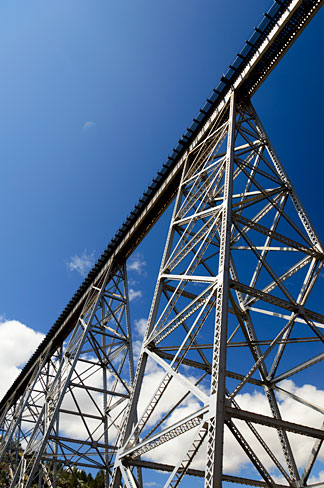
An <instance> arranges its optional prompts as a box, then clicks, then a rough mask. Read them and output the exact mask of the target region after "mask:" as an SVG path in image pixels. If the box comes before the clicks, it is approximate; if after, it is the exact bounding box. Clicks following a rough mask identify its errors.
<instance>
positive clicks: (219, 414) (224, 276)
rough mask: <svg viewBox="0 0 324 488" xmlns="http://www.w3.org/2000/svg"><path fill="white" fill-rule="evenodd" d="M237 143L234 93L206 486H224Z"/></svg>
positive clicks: (221, 238) (218, 294)
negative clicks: (234, 168) (224, 438)
mask: <svg viewBox="0 0 324 488" xmlns="http://www.w3.org/2000/svg"><path fill="white" fill-rule="evenodd" d="M234 141H235V92H234V91H233V92H232V95H231V101H230V114H229V127H228V139H227V154H226V166H225V182H224V195H223V208H222V227H221V236H220V253H219V265H218V288H217V298H216V317H215V336H214V349H213V359H212V377H211V388H210V395H211V397H210V419H209V425H208V440H207V461H206V474H205V487H206V488H213V487H216V486H221V485H222V466H223V442H224V440H223V437H224V409H225V405H224V402H225V373H226V339H227V315H228V283H229V263H230V237H231V210H232V188H233V181H232V180H233V165H234Z"/></svg>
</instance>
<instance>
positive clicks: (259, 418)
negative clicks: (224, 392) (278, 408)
mask: <svg viewBox="0 0 324 488" xmlns="http://www.w3.org/2000/svg"><path fill="white" fill-rule="evenodd" d="M225 416H226V417H227V418H231V419H233V418H235V419H240V420H244V421H246V422H252V423H255V424H261V425H265V426H267V427H273V428H275V429H280V430H284V431H287V432H293V433H294V434H300V435H305V436H308V437H313V438H314V439H323V440H324V430H321V429H315V428H314V427H309V426H308V425H300V424H295V423H293V422H288V421H286V420H282V419H275V418H273V417H268V416H267V415H260V414H258V413H254V412H248V411H246V410H238V409H237V408H232V407H226V408H225Z"/></svg>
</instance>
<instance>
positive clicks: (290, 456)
mask: <svg viewBox="0 0 324 488" xmlns="http://www.w3.org/2000/svg"><path fill="white" fill-rule="evenodd" d="M225 114H227V115H226V117H227V118H226V120H224V116H223V118H222V119H221V121H220V126H219V128H217V124H215V125H214V126H213V128H212V129H211V130H210V133H208V132H206V134H205V140H206V148H204V144H203V143H202V142H200V144H199V147H197V150H194V149H193V150H192V151H191V152H190V153H188V154H187V158H186V160H185V162H184V165H183V172H182V177H181V182H180V185H179V190H178V194H177V199H176V203H175V208H174V212H173V216H172V220H171V224H170V228H169V234H168V237H167V242H166V246H165V251H164V254H163V258H162V263H161V268H160V273H159V277H158V280H157V284H156V290H155V293H154V297H153V302H152V307H151V311H150V316H149V320H148V325H147V330H146V333H145V338H144V342H143V348H142V353H141V357H140V359H139V363H138V369H137V372H136V375H135V381H134V389H133V391H132V393H131V400H130V404H129V410H128V414H127V417H125V422H124V425H123V442H122V446H121V447H120V449H119V451H118V454H117V457H116V462H115V467H114V472H113V475H112V481H111V487H112V488H117V487H119V486H122V485H123V483H125V485H126V486H128V485H129V486H133V485H132V484H134V483H135V484H136V482H137V481H136V477H135V474H134V473H133V474H132V477H131V478H130V475H129V473H128V474H127V473H126V471H125V466H134V465H136V466H142V467H143V468H145V467H150V468H152V469H160V468H161V470H165V471H168V472H170V473H171V474H170V476H169V478H168V480H167V481H166V483H165V485H164V486H165V487H167V486H170V487H171V486H172V487H175V486H178V485H180V484H181V483H182V482H183V479H184V477H185V476H190V475H192V476H203V477H204V478H205V487H206V488H207V487H208V488H210V487H212V486H221V483H222V480H228V481H232V482H233V483H238V484H249V485H251V486H265V485H271V486H280V484H277V483H276V482H275V481H274V479H273V477H272V476H271V475H270V474H269V471H268V469H267V468H266V467H265V465H264V464H263V462H264V461H262V460H263V459H265V456H267V457H268V459H270V460H271V462H270V465H271V463H272V465H273V468H272V470H274V469H277V470H278V475H280V476H283V477H284V478H285V480H286V482H288V484H289V486H304V484H305V483H306V481H307V479H308V478H309V475H310V472H311V469H312V468H313V466H314V464H315V462H316V459H317V457H318V453H319V448H320V446H321V443H322V440H323V438H324V434H323V430H322V426H321V425H319V426H318V427H314V426H313V425H307V423H305V425H300V424H298V423H296V422H294V419H288V418H285V419H283V418H282V411H281V410H282V404H281V400H280V397H278V393H279V392H280V394H284V395H286V396H287V395H288V397H289V398H290V399H291V400H292V401H295V402H297V403H298V404H300V405H303V406H304V407H305V408H310V409H312V410H313V411H316V412H322V409H321V407H320V406H318V405H316V404H314V402H311V401H307V400H306V399H303V398H301V397H300V396H298V394H294V393H292V392H289V391H286V390H285V389H284V388H282V387H281V386H280V385H278V382H279V381H280V380H281V379H283V378H286V377H292V378H295V377H296V378H297V379H298V377H299V376H298V375H299V373H300V372H301V371H304V370H306V369H309V368H311V367H314V366H315V365H316V364H320V361H321V360H322V358H323V357H324V353H323V352H319V353H318V351H319V349H318V348H320V349H321V350H322V351H323V344H324V336H323V334H322V332H321V328H322V324H323V323H324V316H323V315H322V314H320V313H318V312H315V311H313V310H312V309H311V308H310V307H306V303H307V300H308V298H309V295H310V293H311V291H312V290H313V288H314V285H315V284H316V282H317V278H318V277H319V275H320V269H321V267H322V265H323V259H324V253H323V246H322V244H321V242H320V240H319V238H318V235H317V234H316V232H315V230H314V229H313V227H312V224H311V222H310V220H309V218H308V216H307V215H306V213H305V211H304V209H303V207H302V204H301V202H300V200H299V198H298V197H297V194H296V192H295V190H294V188H293V185H292V183H291V181H290V180H289V178H288V176H287V174H286V172H285V171H284V169H283V166H282V164H281V163H280V161H279V159H278V156H277V155H276V153H275V151H274V149H273V147H272V145H271V143H270V141H269V139H268V137H267V135H266V133H265V131H264V128H263V126H262V125H261V123H260V121H259V119H258V117H257V115H256V113H255V111H254V108H253V107H252V105H251V103H250V101H249V100H246V99H245V100H241V99H240V98H239V97H238V96H237V95H236V94H235V93H234V92H233V93H232V96H231V99H230V102H229V103H228V106H227V108H225ZM242 147H244V154H243V153H242V150H241V149H240V150H239V149H238V148H242ZM242 157H243V159H242ZM273 181H276V183H278V187H277V188H276V189H274V188H271V186H270V182H272V183H273ZM261 196H262V198H260V197H261ZM277 243H280V244H279V246H278V244H277ZM243 244H244V245H243ZM240 253H241V254H240ZM242 253H243V254H244V256H246V258H245V257H241V258H238V257H237V255H240V256H242ZM245 260H246V262H247V264H245ZM207 263H208V264H207ZM292 285H293V286H292ZM258 301H260V302H265V303H267V304H268V307H269V308H268V310H265V309H261V308H258V307H256V306H255V304H256V302H258ZM214 313H215V318H214V320H215V322H214V323H213V325H212V317H213V314H214ZM260 317H261V318H260ZM262 317H268V318H267V320H266V322H265V321H264V320H263V319H262ZM235 322H236V323H235ZM227 324H229V325H228V326H227ZM228 327H229V330H228V331H227V328H228ZM296 334H297V336H296ZM206 337H207V340H206ZM234 337H235V342H234ZM303 343H305V344H306V343H307V344H308V352H307V354H306V353H305V350H304V352H303V353H302V354H301V353H300V354H298V355H297V356H294V355H292V356H287V354H286V351H287V348H288V347H289V348H292V347H300V346H299V344H303ZM297 344H298V346H297ZM311 344H313V345H312V346H311ZM232 346H235V348H234V349H235V350H236V351H238V352H237V353H236V354H242V358H244V360H242V361H239V359H237V358H236V357H233V355H232V353H230V351H231V350H234V349H233V347H232ZM311 347H312V348H313V351H314V352H313V353H311V352H310V351H311V350H310V348H311ZM244 350H245V351H246V352H244V353H243V351H244ZM239 351H242V352H239ZM303 355H304V358H303ZM238 357H239V356H238ZM289 361H290V362H291V363H293V364H292V365H291V366H289V365H288V363H289ZM152 368H153V369H154V368H157V369H156V371H159V378H160V382H159V384H158V385H155V387H156V390H155V391H154V392H153V395H152V398H151V399H150V400H149V399H148V398H146V397H145V398H144V397H143V384H144V383H145V382H146V381H149V379H150V372H151V370H152ZM161 368H162V369H161ZM199 371H200V374H201V372H204V373H203V376H199ZM256 374H258V375H259V376H260V379H258V378H257V377H256ZM206 375H207V376H206ZM207 377H209V378H210V383H209V394H206V392H207V383H206V378H207ZM175 383H176V384H177V385H178V388H179V394H178V395H177V393H176V394H175V393H174V390H172V385H175ZM251 388H252V389H253V388H257V389H258V391H260V392H262V391H263V393H262V395H263V398H264V402H265V404H268V409H269V410H268V411H269V412H270V414H269V415H264V414H261V413H259V412H253V411H252V410H251V411H249V409H243V408H241V407H240V402H241V401H242V398H243V396H242V394H243V393H245V394H247V393H248V394H250V395H251V391H252V390H251ZM172 391H173V393H171V392H172ZM180 391H181V395H180ZM234 397H235V399H234ZM166 401H169V407H168V408H166V407H165V402H166ZM143 402H145V403H143ZM145 404H146V406H145ZM190 404H192V405H195V409H193V411H192V412H191V413H190V414H189V415H187V416H184V417H183V418H181V412H182V410H181V409H182V408H183V409H184V410H183V411H185V412H188V410H189V411H190ZM139 405H140V411H141V412H142V413H141V414H140V415H139V417H138V418H137V412H138V407H139ZM163 405H164V406H163ZM162 406H163V408H162ZM161 408H162V411H160V410H159V409H161ZM192 408H193V407H192ZM173 418H175V419H177V421H176V422H175V423H174V422H172V420H173ZM225 426H227V427H228V428H229V431H230V432H232V434H233V436H234V439H235V440H236V441H237V443H238V445H240V446H241V448H242V449H243V450H244V452H245V453H246V455H247V457H248V459H249V462H250V465H251V470H252V471H251V473H252V472H253V469H254V470H256V472H257V473H258V475H259V476H260V475H261V476H262V477H263V479H264V481H263V482H260V481H259V479H258V475H256V478H254V479H253V477H251V478H245V477H240V476H238V477H235V476H232V475H231V474H230V473H226V472H225V471H224V454H223V446H224V441H225V452H226V444H227V443H228V442H229V433H228V432H229V431H226V435H224V427H225ZM247 428H248V429H249V431H250V434H247V431H246V429H247ZM269 428H270V430H271V432H272V433H274V434H272V440H271V442H270V445H268V444H267V443H266V442H265V441H263V432H264V429H269ZM193 429H194V430H193ZM191 430H192V431H193V432H194V434H192V433H191V434H190V435H189V431H191ZM290 433H293V434H297V435H302V436H304V437H305V436H306V437H307V438H312V439H314V443H315V444H314V449H313V451H312V450H311V449H310V453H311V452H313V454H312V456H311V457H310V458H309V462H308V467H306V468H305V473H304V474H303V476H301V475H300V473H299V468H300V466H299V462H298V459H297V458H296V454H295V444H294V442H292V440H291V438H290V437H289V436H288V434H290ZM251 435H252V436H254V439H256V441H257V445H256V444H255V441H252V440H251ZM178 438H181V439H182V449H181V451H182V454H180V455H179V456H180V457H178V459H176V460H174V461H173V463H174V464H173V465H172V462H171V463H168V462H167V463H163V462H162V463H161V462H156V461H157V458H156V457H154V456H155V455H154V452H155V450H157V449H158V448H159V449H160V451H156V452H162V451H161V448H162V447H163V445H164V444H165V443H170V449H171V450H172V442H173V443H174V442H175V441H177V439H178ZM189 439H190V440H189ZM276 439H277V440H276ZM278 442H279V447H278ZM276 443H277V444H276ZM174 445H176V444H174ZM274 445H276V446H277V447H276V448H274ZM202 449H205V450H206V454H205V455H203V456H201V450H202ZM278 449H279V450H278ZM163 452H164V451H163ZM141 456H143V457H144V458H143V460H142V459H141ZM147 456H149V457H148V458H147ZM267 463H268V464H269V461H267ZM225 464H226V458H225Z"/></svg>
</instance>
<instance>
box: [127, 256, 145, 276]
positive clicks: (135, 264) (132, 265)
mask: <svg viewBox="0 0 324 488" xmlns="http://www.w3.org/2000/svg"><path fill="white" fill-rule="evenodd" d="M145 266H146V261H145V260H144V258H143V256H142V254H140V253H135V254H134V256H132V257H131V258H130V260H129V262H128V263H127V267H128V270H129V271H135V273H138V274H142V273H143V271H144V268H145Z"/></svg>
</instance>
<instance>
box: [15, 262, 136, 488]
mask: <svg viewBox="0 0 324 488" xmlns="http://www.w3.org/2000/svg"><path fill="white" fill-rule="evenodd" d="M133 375H134V371H133V357H132V341H131V329H130V317H129V302H128V287H127V274H126V265H120V264H118V265H116V264H115V263H114V262H113V263H112V265H111V267H110V268H109V269H107V272H106V273H105V274H104V275H103V276H102V277H101V280H100V281H98V282H97V283H96V284H95V285H94V286H93V287H92V290H91V292H90V293H89V296H88V297H87V300H86V302H85V304H84V307H83V310H82V313H81V315H80V317H79V319H78V322H77V324H76V326H75V328H74V330H73V331H72V332H71V334H70V336H69V337H67V338H66V341H65V342H64V344H62V347H61V348H60V350H59V354H55V355H52V356H51V357H50V358H47V361H46V362H45V364H44V366H43V368H42V370H41V371H38V370H35V375H34V376H33V378H32V379H31V382H30V389H31V393H30V395H29V396H28V397H26V398H25V397H24V398H21V399H20V404H21V405H23V404H24V403H25V407H24V408H25V410H26V412H30V411H32V412H33V422H32V424H31V425H30V426H29V427H27V424H26V417H27V414H26V413H25V411H24V413H23V415H21V421H20V423H19V426H17V427H16V430H15V432H18V433H19V435H20V436H21V439H23V442H21V444H20V450H19V452H18V456H17V462H16V463H15V464H12V466H11V473H10V477H9V484H10V486H11V487H14V486H18V485H19V486H20V487H29V486H32V485H34V484H35V483H36V482H37V483H39V484H40V485H46V486H55V485H56V484H58V486H59V484H60V479H61V477H62V475H63V473H64V470H66V469H67V470H69V471H70V472H71V474H72V476H74V477H75V476H76V474H77V472H78V471H77V469H86V470H87V469H89V468H91V469H92V470H104V472H105V486H108V484H109V478H110V471H111V466H112V463H113V459H114V456H115V453H116V450H117V447H118V445H119V443H120V426H121V424H122V418H123V416H124V414H125V408H126V405H127V403H128V399H129V395H130V391H131V385H132V381H133ZM40 385H41V386H42V387H43V388H42V396H40V397H39V400H38V404H37V405H36V404H35V398H36V396H37V395H39V391H40ZM36 407H37V408H36ZM11 426H13V423H11ZM9 433H10V430H8V434H9ZM15 435H17V434H15ZM12 439H14V437H13V436H12ZM10 445H12V442H11V444H10ZM7 452H9V451H8V450H7ZM76 482H77V479H76Z"/></svg>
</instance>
